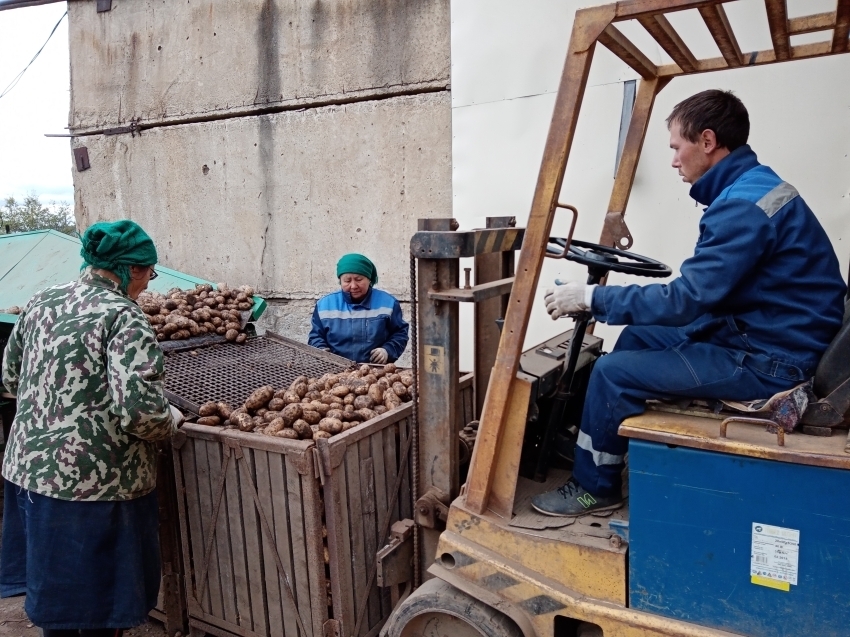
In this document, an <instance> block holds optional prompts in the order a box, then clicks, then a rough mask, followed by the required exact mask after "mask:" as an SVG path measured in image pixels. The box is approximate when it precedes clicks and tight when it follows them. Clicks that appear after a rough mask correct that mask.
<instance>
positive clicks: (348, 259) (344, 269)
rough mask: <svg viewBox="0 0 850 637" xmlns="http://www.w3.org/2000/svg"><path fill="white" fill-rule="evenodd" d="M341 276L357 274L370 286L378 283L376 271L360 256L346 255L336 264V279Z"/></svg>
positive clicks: (371, 264) (369, 262)
mask: <svg viewBox="0 0 850 637" xmlns="http://www.w3.org/2000/svg"><path fill="white" fill-rule="evenodd" d="M343 274H359V275H361V276H365V277H366V278H367V279H369V282H370V283H371V284H372V285H375V284H376V283H377V282H378V269H377V268H376V267H375V264H374V263H372V262H371V261H370V260H369V259H367V258H366V257H364V256H363V255H362V254H346V255H344V256H343V257H342V258H341V259H340V260H339V262H337V264H336V278H339V277H341V276H342V275H343Z"/></svg>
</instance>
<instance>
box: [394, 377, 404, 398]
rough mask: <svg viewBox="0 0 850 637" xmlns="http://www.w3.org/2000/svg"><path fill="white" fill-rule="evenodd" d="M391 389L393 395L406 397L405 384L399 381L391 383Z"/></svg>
mask: <svg viewBox="0 0 850 637" xmlns="http://www.w3.org/2000/svg"><path fill="white" fill-rule="evenodd" d="M392 390H393V392H395V395H396V396H398V397H399V398H401V399H402V400H404V399H405V398H407V386H406V385H405V384H404V383H402V382H401V381H398V382H395V383H393V387H392Z"/></svg>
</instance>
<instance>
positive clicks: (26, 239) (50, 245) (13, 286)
mask: <svg viewBox="0 0 850 637" xmlns="http://www.w3.org/2000/svg"><path fill="white" fill-rule="evenodd" d="M82 262H83V261H82V259H81V258H80V240H79V239H78V238H77V237H71V236H68V235H66V234H62V233H61V232H57V231H55V230H37V231H35V232H17V233H14V234H4V235H0V308H9V307H11V306H13V305H17V306H19V307H21V308H23V307H24V305H26V304H27V302H28V301H29V300H30V299H31V298H32V296H33V295H34V294H35V293H36V292H38V291H40V290H43V289H44V288H47V287H50V286H52V285H59V284H61V283H67V282H69V281H73V280H75V279H76V278H77V276H78V275H79V273H80V265H82ZM156 272H157V274H159V276H158V277H157V278H156V279H154V280H153V281H151V282H150V284H149V285H148V288H149V289H151V290H155V291H157V292H163V293H164V292H168V290H170V289H171V288H181V289H186V288H191V287H194V286H195V285H196V284H198V283H212V282H211V281H207V280H205V279H199V278H197V277H194V276H191V275H189V274H184V273H182V272H178V271H177V270H171V269H170V268H165V267H162V266H157V268H156ZM213 285H215V284H213ZM256 299H257V302H256V303H255V305H254V314H253V316H254V319H255V320H256V319H258V318H260V316H261V315H262V313H263V312H264V311H265V309H266V302H265V301H264V300H263V299H260V298H259V297H256ZM17 320H18V317H17V315H16V314H0V322H2V323H14V322H15V321H17Z"/></svg>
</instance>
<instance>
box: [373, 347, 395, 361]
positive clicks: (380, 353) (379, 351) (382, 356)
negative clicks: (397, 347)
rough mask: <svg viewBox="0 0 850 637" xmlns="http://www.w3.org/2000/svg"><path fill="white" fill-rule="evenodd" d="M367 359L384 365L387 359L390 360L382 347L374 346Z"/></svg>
mask: <svg viewBox="0 0 850 637" xmlns="http://www.w3.org/2000/svg"><path fill="white" fill-rule="evenodd" d="M369 360H370V361H371V362H373V363H375V364H376V365H384V364H386V362H387V361H388V360H390V355H389V354H388V353H387V350H385V349H384V348H383V347H376V348H375V349H373V350H372V355H371V356H369Z"/></svg>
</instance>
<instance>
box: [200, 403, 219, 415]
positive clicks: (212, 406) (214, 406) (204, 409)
mask: <svg viewBox="0 0 850 637" xmlns="http://www.w3.org/2000/svg"><path fill="white" fill-rule="evenodd" d="M216 414H218V403H216V402H213V401H211V402H208V403H204V404H203V405H201V406H200V407H199V408H198V415H200V416H215V415H216Z"/></svg>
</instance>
